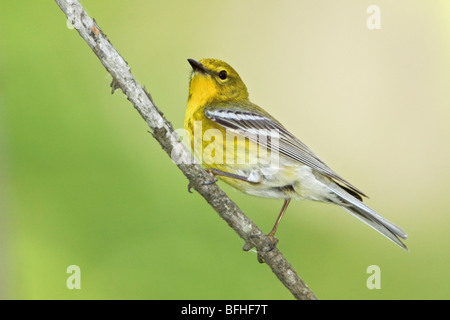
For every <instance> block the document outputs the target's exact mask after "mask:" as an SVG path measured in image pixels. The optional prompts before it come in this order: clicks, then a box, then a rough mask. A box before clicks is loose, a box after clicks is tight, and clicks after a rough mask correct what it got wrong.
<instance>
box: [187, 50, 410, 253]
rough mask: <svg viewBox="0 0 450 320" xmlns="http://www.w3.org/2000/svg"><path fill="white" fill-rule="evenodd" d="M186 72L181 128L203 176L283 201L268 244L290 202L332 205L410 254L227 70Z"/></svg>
mask: <svg viewBox="0 0 450 320" xmlns="http://www.w3.org/2000/svg"><path fill="white" fill-rule="evenodd" d="M188 62H189V64H190V65H191V67H192V71H191V75H190V78H189V95H188V101H187V106H186V112H185V118H184V128H185V132H186V134H187V136H188V137H189V138H188V140H189V144H190V147H191V149H192V150H193V152H194V154H195V156H196V157H197V158H199V159H200V160H201V163H202V164H203V165H204V167H205V168H206V170H207V171H208V172H209V173H211V174H212V175H213V176H214V180H212V181H209V182H205V184H211V183H214V182H216V181H217V178H218V179H220V180H222V181H224V182H225V183H227V184H229V185H231V186H232V187H234V188H235V189H237V190H239V191H242V192H244V193H246V194H249V195H253V196H257V197H263V198H275V199H282V200H284V202H283V206H282V208H281V211H280V213H279V214H278V218H277V219H276V222H275V224H274V226H273V228H272V230H271V231H270V232H269V234H268V236H269V237H270V238H271V239H273V240H274V241H275V244H276V242H278V240H277V239H276V238H275V234H276V231H277V228H278V226H279V224H280V221H281V219H282V217H283V215H284V213H285V212H286V209H287V207H288V205H289V203H290V202H291V200H309V201H317V202H323V203H331V204H335V205H338V206H339V207H341V208H342V209H344V210H345V211H347V212H348V213H350V214H351V215H353V216H354V217H356V218H358V219H359V220H361V221H362V222H364V223H365V224H367V225H369V226H370V227H372V228H373V229H375V230H376V231H378V232H379V233H381V234H382V235H384V236H385V237H386V238H388V239H389V240H391V241H392V242H394V243H395V244H397V245H398V246H400V247H401V248H403V249H405V250H407V251H408V248H407V246H406V245H405V244H404V243H403V242H402V240H401V239H404V240H406V239H407V234H406V232H405V231H404V230H402V229H401V228H400V227H399V226H397V225H395V224H394V223H392V222H390V221H389V220H387V219H386V218H384V217H383V216H381V215H380V214H378V213H377V212H376V211H374V210H373V209H371V208H370V207H368V206H367V205H366V204H365V203H363V198H365V197H367V196H366V195H365V194H364V193H363V192H362V191H361V190H359V189H358V188H356V187H355V186H353V185H352V184H350V183H349V182H348V181H347V180H345V179H344V178H342V177H341V176H339V175H338V174H337V173H335V172H334V171H333V170H332V169H330V167H329V166H327V165H326V164H325V162H323V161H322V160H321V159H320V158H319V157H318V156H317V155H316V154H315V153H314V152H313V151H312V150H311V149H310V148H309V147H307V146H306V145H305V144H304V143H303V142H301V141H300V140H299V139H298V138H297V137H296V136H295V135H294V134H292V133H291V132H290V131H289V130H288V129H286V128H285V127H284V126H283V125H282V124H281V122H279V121H278V120H276V119H275V118H274V117H273V116H271V115H270V114H269V113H268V112H267V111H265V110H264V109H263V108H261V107H259V106H257V105H256V104H254V103H252V102H251V101H250V99H249V93H248V90H247V87H246V85H245V84H244V82H243V81H242V79H241V77H240V76H239V74H238V73H237V72H236V70H235V69H233V68H232V67H231V66H230V65H229V64H228V63H226V62H224V61H222V60H218V59H209V58H208V59H201V60H199V61H197V60H194V59H188Z"/></svg>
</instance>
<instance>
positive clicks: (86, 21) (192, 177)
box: [55, 0, 316, 300]
mask: <svg viewBox="0 0 450 320" xmlns="http://www.w3.org/2000/svg"><path fill="white" fill-rule="evenodd" d="M55 1H56V3H57V4H58V6H59V7H60V8H61V10H62V11H63V12H64V13H65V15H66V16H67V19H68V21H69V22H70V23H71V24H72V25H73V26H74V27H75V29H76V30H77V31H78V33H79V34H80V36H81V37H82V38H83V39H84V40H85V41H86V43H87V44H88V45H89V47H90V48H91V49H92V50H93V51H94V53H95V54H96V55H97V57H98V58H99V59H100V61H101V63H102V64H103V66H104V67H105V68H106V70H107V71H108V72H109V73H110V74H111V76H112V77H113V83H112V84H111V85H112V88H113V91H114V90H115V89H117V88H120V89H121V90H122V92H123V93H124V94H125V95H126V97H127V99H128V100H129V101H130V102H131V103H132V104H133V106H134V108H135V109H136V110H137V111H138V112H139V114H140V115H141V117H142V118H143V119H144V120H145V121H146V122H147V124H148V126H149V127H150V132H151V133H152V135H153V137H154V138H155V139H156V140H157V141H158V142H159V144H160V145H161V147H162V148H163V150H164V151H166V153H167V154H168V155H169V156H171V157H172V159H176V161H175V162H176V164H177V166H178V168H179V169H180V170H181V171H182V172H183V174H184V175H185V176H186V177H187V178H188V179H189V182H190V185H191V186H192V188H194V189H195V190H196V191H197V192H198V193H199V194H200V195H202V197H203V198H205V200H206V201H207V202H208V203H209V204H210V205H211V207H212V208H213V209H214V210H215V211H216V212H217V213H218V214H219V215H220V217H222V219H224V220H225V221H226V222H227V223H228V225H229V226H230V227H231V228H232V229H233V230H234V231H235V232H236V233H237V234H238V235H239V236H240V237H241V238H242V239H243V240H244V241H245V245H244V250H250V249H251V248H253V247H256V250H257V251H258V256H259V257H260V259H261V261H264V262H265V263H266V264H267V265H268V266H269V267H270V268H271V269H272V271H273V272H274V273H275V275H276V276H277V277H278V279H279V280H280V281H281V282H282V283H283V284H284V285H285V286H286V288H287V289H288V290H289V291H290V292H291V293H292V294H293V295H294V297H295V298H296V299H300V300H312V299H314V300H315V299H316V297H315V295H314V293H313V292H312V291H311V290H310V289H309V288H308V286H307V285H306V284H305V282H304V281H303V280H302V279H300V277H299V276H298V274H297V272H296V271H295V270H294V268H293V267H292V266H291V265H290V263H289V262H288V261H287V260H286V259H285V258H284V256H283V255H282V253H281V252H280V251H279V250H278V248H276V247H275V248H274V247H273V244H272V241H271V240H270V239H269V238H268V237H267V236H266V235H265V234H264V232H262V231H261V230H260V229H259V228H258V227H257V226H256V225H255V224H254V223H253V221H252V220H250V219H249V218H248V217H247V216H246V215H245V214H244V213H242V211H241V210H240V209H239V207H238V206H237V205H236V204H235V203H234V202H233V201H232V200H231V199H230V198H228V196H227V195H226V194H225V192H223V191H222V190H221V189H220V188H219V187H218V186H217V185H216V184H212V185H204V184H203V182H205V181H210V179H211V176H210V175H209V174H208V173H207V172H206V171H205V170H204V169H203V168H202V167H201V166H200V165H198V164H194V163H193V161H192V156H191V153H190V151H189V150H188V149H187V148H186V147H184V145H183V144H182V143H180V139H179V137H178V135H177V134H176V132H175V131H174V129H173V127H172V125H171V123H170V122H169V121H167V119H166V118H165V117H164V116H163V114H162V112H161V111H160V110H159V109H158V108H157V107H156V106H155V104H154V103H153V100H152V98H151V96H150V94H149V93H147V92H146V90H145V89H144V88H143V87H141V85H140V84H139V83H138V82H137V81H136V79H135V78H134V77H133V75H132V74H131V72H130V68H129V67H128V65H127V63H126V62H125V60H124V59H123V58H122V57H121V55H120V54H119V53H118V52H117V51H116V49H115V48H114V47H113V46H112V44H111V43H110V42H109V40H108V38H107V37H106V35H105V34H104V33H103V32H102V31H101V29H100V27H99V26H98V25H97V24H96V23H95V21H94V20H92V19H91V18H90V17H89V16H88V14H87V13H86V11H85V10H84V9H83V7H82V6H81V4H80V3H79V2H78V1H77V0H55Z"/></svg>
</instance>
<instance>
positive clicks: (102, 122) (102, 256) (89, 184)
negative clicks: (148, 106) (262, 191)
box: [0, 0, 450, 299]
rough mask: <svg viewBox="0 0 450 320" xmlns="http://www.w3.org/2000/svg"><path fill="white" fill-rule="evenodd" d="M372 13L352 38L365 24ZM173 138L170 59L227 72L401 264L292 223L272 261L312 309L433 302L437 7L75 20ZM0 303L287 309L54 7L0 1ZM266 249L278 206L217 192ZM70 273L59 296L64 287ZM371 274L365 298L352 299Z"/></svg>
mask: <svg viewBox="0 0 450 320" xmlns="http://www.w3.org/2000/svg"><path fill="white" fill-rule="evenodd" d="M371 4H376V5H378V6H380V9H381V30H368V28H367V27H366V19H367V18H368V16H369V15H368V14H367V13H366V9H367V7H368V6H369V5H371ZM83 5H84V6H85V8H86V10H87V11H88V13H89V15H90V16H91V17H94V18H95V19H96V21H97V22H98V24H99V25H100V27H101V28H102V29H103V31H104V32H105V33H106V34H107V35H108V37H109V39H110V40H111V42H112V43H113V45H115V46H116V48H117V49H118V50H119V52H120V53H121V54H122V56H123V57H124V58H125V59H126V60H127V61H128V63H129V65H130V67H131V68H132V72H133V74H134V75H135V76H136V77H137V79H138V80H139V81H140V83H141V84H142V85H145V86H146V88H147V89H148V90H149V91H150V92H151V94H152V96H153V98H154V100H155V102H156V104H157V105H158V107H159V108H160V109H161V110H162V111H163V112H164V114H165V115H166V117H167V118H168V119H169V120H170V121H172V123H173V125H174V127H175V128H181V127H182V125H183V117H184V108H185V104H186V100H187V90H188V77H189V73H190V66H189V64H188V63H187V61H186V59H187V58H195V59H201V58H205V57H213V58H219V59H223V60H225V61H227V62H229V63H230V64H231V65H232V66H233V67H235V68H236V70H237V71H238V72H239V73H240V75H241V77H242V78H243V80H244V81H245V82H246V84H247V86H248V88H249V91H250V96H251V99H252V101H253V102H255V103H257V104H259V105H261V106H262V107H264V108H266V109H267V110H268V111H270V112H271V113H272V114H273V115H274V116H275V117H277V118H278V119H279V120H280V121H282V122H283V123H284V124H285V126H286V127H287V128H289V129H290V130H291V131H292V132H293V133H295V134H296V135H297V136H298V137H299V138H300V139H301V140H303V141H304V142H305V143H306V144H307V145H308V146H310V147H311V148H312V149H313V150H314V151H315V152H316V153H317V154H318V155H319V156H320V157H321V158H322V159H324V160H325V162H327V164H328V165H329V166H331V167H332V168H333V169H334V170H335V171H337V172H338V173H339V174H341V175H342V176H343V177H345V178H346V179H348V180H349V181H350V182H351V183H353V184H355V185H356V186H357V187H358V188H361V189H362V190H363V191H364V192H366V193H367V194H369V196H370V199H368V200H367V204H369V205H370V206H371V207H373V208H374V209H375V210H377V211H378V212H380V213H381V214H382V215H384V216H385V217H387V218H388V219H390V220H392V221H394V222H395V223H397V224H398V225H400V226H401V227H403V228H404V229H405V230H406V231H407V232H408V234H409V240H408V241H407V245H408V246H409V248H410V250H411V251H410V252H409V253H407V252H404V251H403V250H401V249H400V248H398V247H397V246H395V245H394V244H393V243H391V242H390V241H388V240H387V239H385V238H384V237H382V236H381V235H379V234H378V233H377V232H375V231H373V230H371V229H369V228H368V227H366V226H365V225H363V224H362V223H361V222H359V221H358V220H356V219H354V218H353V217H351V216H350V215H348V214H346V213H345V212H344V211H343V210H341V209H340V208H338V207H334V206H329V205H325V204H319V203H304V202H303V203H302V202H296V203H293V204H291V206H290V208H289V210H288V213H287V215H286V216H285V218H284V219H283V222H282V224H281V226H280V228H279V229H278V237H279V239H280V242H279V245H278V247H279V248H280V249H281V251H282V252H283V253H284V254H285V256H286V257H287V259H288V260H289V261H290V262H291V263H292V264H293V266H294V267H295V268H296V270H297V271H298V273H299V274H300V275H301V277H302V278H303V279H304V280H305V281H306V282H307V283H308V284H309V286H310V287H311V288H312V289H313V291H314V292H315V293H316V295H317V296H318V297H319V298H321V299H448V298H450V289H449V285H448V284H449V281H450V276H449V272H448V271H449V269H450V256H449V253H450V241H449V232H448V226H449V224H450V196H449V191H448V190H449V189H448V185H449V183H450V170H449V164H450V121H449V120H450V4H449V1H446V0H442V1H424V0H422V1H410V0H401V1H400V0H399V1H351V0H348V1H333V0H327V1H277V2H275V1H256V0H251V1H250V0H247V1H238V0H234V1H210V0H209V1H206V0H203V1H181V0H180V1H118V0H115V1H111V0H108V1H99V0H96V1H83ZM0 74H1V77H0V298H3V299H291V298H292V296H291V295H290V293H289V292H288V291H287V290H286V289H285V288H284V287H283V286H282V285H281V284H280V282H279V281H278V280H277V279H276V278H275V276H274V275H273V274H272V273H271V271H270V269H269V268H268V267H267V266H266V265H260V264H259V263H258V262H257V259H256V254H255V253H253V252H243V251H242V250H241V248H242V246H243V241H242V240H241V239H240V238H239V237H238V236H237V235H236V234H235V233H234V232H233V231H232V230H231V229H230V228H229V227H228V226H227V225H226V223H224V222H223V221H222V220H221V219H220V218H219V217H218V215H217V214H216V213H215V212H214V211H213V210H212V209H211V208H210V207H209V206H208V205H207V204H206V202H205V201H204V200H203V199H202V198H201V197H200V196H199V195H198V194H195V193H194V194H189V193H188V192H187V183H188V181H187V180H186V178H185V177H184V176H183V175H182V173H181V172H180V171H179V170H178V169H177V168H176V166H175V165H174V164H173V163H172V162H171V161H170V159H169V158H168V157H167V155H166V154H165V153H164V152H163V151H162V150H161V148H160V147H159V145H158V143H157V142H156V141H155V140H154V139H153V138H152V136H151V135H150V134H148V133H147V126H146V124H145V122H144V121H143V120H142V119H141V118H140V116H139V115H138V113H137V112H136V111H135V110H134V108H133V107H132V106H131V104H130V103H129V102H128V101H127V100H126V99H125V98H124V96H123V95H122V94H121V92H119V91H118V92H116V94H114V95H111V94H110V88H109V83H110V82H111V77H110V76H109V75H108V74H107V72H106V71H105V69H104V68H103V67H102V65H101V64H100V62H99V60H98V59H97V58H96V57H95V55H94V54H93V53H92V52H91V50H90V49H89V48H88V47H87V45H86V44H85V43H84V42H83V40H82V39H81V38H80V37H79V35H78V34H77V32H76V31H75V30H70V29H69V28H68V27H67V25H66V18H65V16H64V15H63V13H62V11H61V10H60V9H59V7H58V6H57V5H56V4H55V3H54V2H53V1H27V2H26V3H24V2H21V1H1V2H0ZM221 186H223V188H224V189H225V190H226V191H227V192H228V193H229V195H230V196H231V198H232V199H234V200H235V201H236V202H237V203H238V204H239V206H240V207H241V208H242V209H243V210H244V212H246V214H247V215H248V216H249V217H251V218H252V219H253V220H254V221H255V222H256V223H257V224H258V225H259V226H260V227H261V228H262V229H264V230H267V231H269V230H270V228H271V227H272V224H273V222H274V220H275V218H276V216H277V214H278V211H279V209H280V207H281V204H282V203H281V201H277V200H269V199H258V198H253V197H250V196H246V195H243V194H241V193H239V192H237V191H233V190H232V189H231V188H229V187H228V186H226V185H223V184H221ZM69 265H78V266H80V268H81V289H80V290H69V289H67V287H66V279H67V277H68V276H69V275H68V274H67V273H66V269H67V267H68V266H69ZM370 265H378V266H379V267H380V268H381V289H380V290H369V289H367V287H366V280H367V278H368V276H369V275H368V274H367V273H366V269H367V267H368V266H370Z"/></svg>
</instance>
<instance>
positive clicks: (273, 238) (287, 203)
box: [267, 198, 291, 246]
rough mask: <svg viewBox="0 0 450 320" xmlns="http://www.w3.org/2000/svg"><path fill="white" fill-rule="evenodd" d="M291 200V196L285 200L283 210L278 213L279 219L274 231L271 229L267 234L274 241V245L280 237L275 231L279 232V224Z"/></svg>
mask: <svg viewBox="0 0 450 320" xmlns="http://www.w3.org/2000/svg"><path fill="white" fill-rule="evenodd" d="M289 202H291V199H290V198H288V199H285V200H284V203H283V207H281V211H280V214H279V215H278V218H277V221H275V225H274V226H273V228H272V231H270V232H269V234H268V235H267V236H268V237H269V238H271V239H272V241H273V242H274V246H275V245H276V244H277V243H278V239H277V238H275V233H276V232H277V228H278V225H279V224H280V221H281V218H283V215H284V213H285V212H286V209H287V207H288V205H289Z"/></svg>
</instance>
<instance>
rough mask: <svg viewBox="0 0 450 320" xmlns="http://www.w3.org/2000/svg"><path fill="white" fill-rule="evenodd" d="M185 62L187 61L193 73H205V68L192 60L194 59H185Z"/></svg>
mask: <svg viewBox="0 0 450 320" xmlns="http://www.w3.org/2000/svg"><path fill="white" fill-rule="evenodd" d="M187 60H188V62H189V64H190V65H191V66H192V69H194V71H199V72H202V73H206V69H205V67H204V66H203V65H202V64H201V63H200V62H198V61H197V60H194V59H187Z"/></svg>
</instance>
